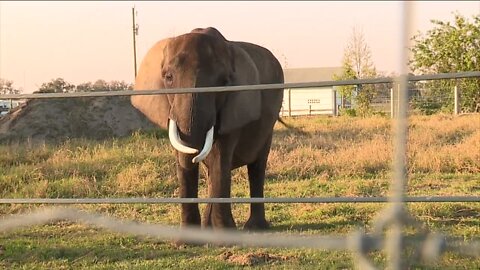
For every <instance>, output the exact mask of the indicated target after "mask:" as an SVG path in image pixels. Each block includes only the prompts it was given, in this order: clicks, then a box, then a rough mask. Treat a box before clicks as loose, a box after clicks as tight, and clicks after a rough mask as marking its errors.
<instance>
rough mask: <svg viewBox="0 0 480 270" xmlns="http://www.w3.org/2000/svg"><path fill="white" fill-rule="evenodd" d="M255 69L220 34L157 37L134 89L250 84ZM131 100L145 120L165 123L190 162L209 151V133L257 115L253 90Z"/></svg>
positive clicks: (211, 137) (174, 143)
mask: <svg viewBox="0 0 480 270" xmlns="http://www.w3.org/2000/svg"><path fill="white" fill-rule="evenodd" d="M222 37H223V36H222ZM239 68H240V69H241V70H240V71H239V70H238V69H239ZM257 73H258V72H257V70H256V68H255V65H254V64H253V62H252V60H251V59H250V58H248V55H247V59H245V52H243V51H241V50H239V49H238V48H235V47H234V46H232V45H231V43H229V42H228V41H227V40H225V39H224V38H220V37H218V36H215V35H210V34H204V33H198V32H197V33H188V34H185V35H181V36H178V37H174V38H170V39H168V40H163V41H160V42H159V43H157V44H156V45H155V46H154V47H153V48H152V49H150V51H149V52H148V53H147V55H146V56H145V58H144V60H143V62H142V65H141V67H140V69H139V72H138V75H137V78H136V82H135V89H136V90H149V89H159V88H193V87H215V86H226V85H238V84H255V83H257V82H258V74H257ZM131 100H132V104H133V105H134V106H135V107H136V108H137V109H139V110H140V111H142V112H143V113H144V114H145V115H146V116H147V117H148V118H149V119H150V120H152V121H153V122H155V123H156V124H158V125H160V126H161V127H163V128H168V130H169V138H170V142H171V144H172V146H173V147H174V148H175V149H177V150H178V151H180V152H182V153H185V154H188V155H192V156H191V157H192V162H194V163H197V162H199V161H201V160H203V159H204V158H205V157H206V156H207V155H208V153H209V151H210V149H211V147H212V143H213V140H214V136H217V135H218V134H225V133H229V132H231V131H232V130H234V129H236V128H239V127H241V126H242V125H244V124H246V123H248V122H250V121H253V120H256V119H258V118H259V117H260V93H259V92H258V91H254V92H252V91H246V92H242V93H240V92H236V93H230V94H228V93H188V94H167V95H157V96H132V99H131Z"/></svg>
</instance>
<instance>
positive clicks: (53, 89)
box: [37, 78, 75, 93]
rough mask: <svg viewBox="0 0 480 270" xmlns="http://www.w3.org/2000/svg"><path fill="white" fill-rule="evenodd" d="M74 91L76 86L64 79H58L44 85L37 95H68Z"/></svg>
mask: <svg viewBox="0 0 480 270" xmlns="http://www.w3.org/2000/svg"><path fill="white" fill-rule="evenodd" d="M74 90H75V85H73V84H71V83H68V82H66V81H65V80H64V79H62V78H57V79H54V80H51V81H50V82H48V83H42V86H40V89H38V91H37V93H68V92H72V91H74Z"/></svg>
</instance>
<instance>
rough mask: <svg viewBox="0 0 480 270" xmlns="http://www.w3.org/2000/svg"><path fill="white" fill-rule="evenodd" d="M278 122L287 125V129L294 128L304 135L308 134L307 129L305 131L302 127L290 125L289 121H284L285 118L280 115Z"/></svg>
mask: <svg viewBox="0 0 480 270" xmlns="http://www.w3.org/2000/svg"><path fill="white" fill-rule="evenodd" d="M277 120H278V122H280V123H281V124H282V125H283V126H284V127H286V128H287V129H290V130H293V131H296V132H298V133H300V134H302V135H305V134H307V133H306V132H305V131H303V130H302V129H300V128H298V127H294V126H292V125H289V124H287V123H285V121H283V119H282V118H281V117H280V116H279V117H278V119H277Z"/></svg>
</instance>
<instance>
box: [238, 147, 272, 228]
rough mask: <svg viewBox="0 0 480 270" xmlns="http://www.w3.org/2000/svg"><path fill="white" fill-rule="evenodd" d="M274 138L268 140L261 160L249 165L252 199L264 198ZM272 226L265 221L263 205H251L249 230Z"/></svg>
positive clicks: (261, 154) (248, 221)
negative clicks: (269, 157) (269, 155)
mask: <svg viewBox="0 0 480 270" xmlns="http://www.w3.org/2000/svg"><path fill="white" fill-rule="evenodd" d="M271 143H272V138H271V137H270V138H269V139H268V140H267V143H266V144H265V145H264V148H263V150H262V152H261V153H260V155H259V158H258V159H257V160H256V161H255V162H253V163H251V164H248V165H247V168H248V182H249V184H250V197H252V198H263V188H264V184H265V170H266V168H267V159H268V154H269V153H270V145H271ZM269 227H270V225H269V224H268V222H267V220H266V219H265V206H264V204H263V203H252V204H250V217H249V219H248V220H247V222H246V223H245V225H244V228H245V229H247V230H264V229H268V228H269Z"/></svg>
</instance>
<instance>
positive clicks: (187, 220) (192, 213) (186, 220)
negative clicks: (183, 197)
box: [172, 204, 202, 247]
mask: <svg viewBox="0 0 480 270" xmlns="http://www.w3.org/2000/svg"><path fill="white" fill-rule="evenodd" d="M181 215H182V221H181V224H180V228H189V227H190V228H196V227H197V228H200V225H201V219H200V212H199V210H198V205H196V204H182V214H181ZM172 244H173V245H174V246H176V247H182V246H184V245H202V244H201V243H194V242H189V241H183V240H180V239H174V240H173V241H172Z"/></svg>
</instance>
